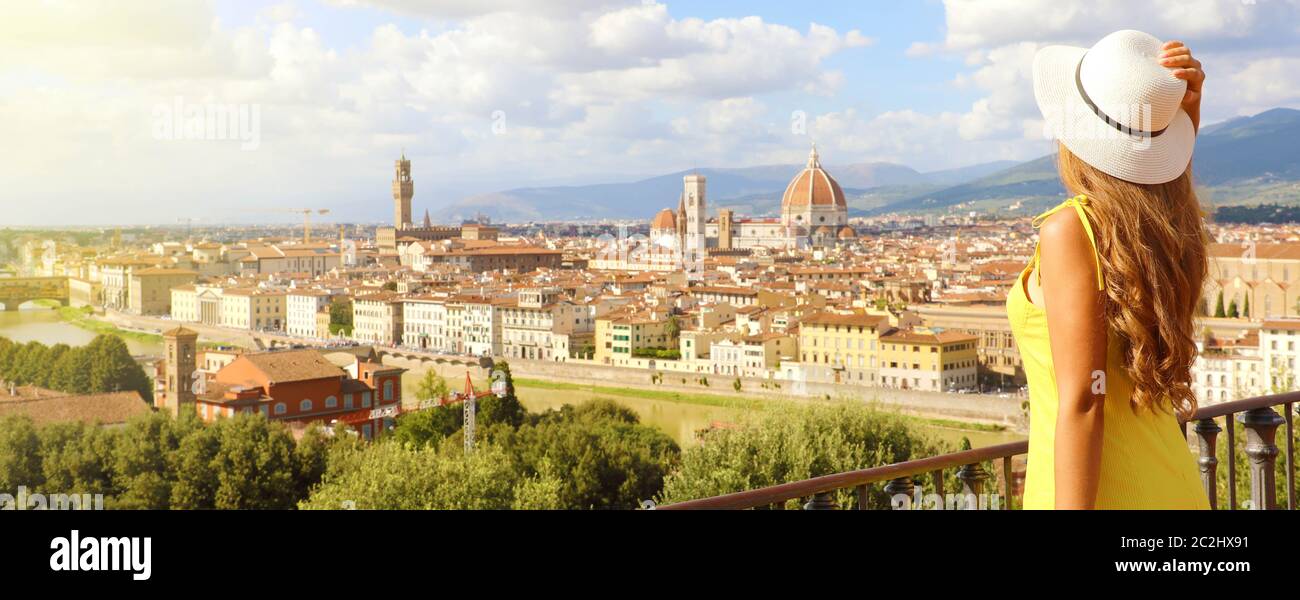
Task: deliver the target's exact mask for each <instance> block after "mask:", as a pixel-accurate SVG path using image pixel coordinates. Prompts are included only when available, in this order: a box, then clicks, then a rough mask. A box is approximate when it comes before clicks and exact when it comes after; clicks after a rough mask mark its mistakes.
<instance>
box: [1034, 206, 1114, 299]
mask: <svg viewBox="0 0 1300 600" xmlns="http://www.w3.org/2000/svg"><path fill="white" fill-rule="evenodd" d="M1087 205H1088V197H1087V196H1084V195H1082V194H1080V195H1078V196H1075V197H1073V198H1070V199H1069V200H1066V201H1065V202H1062V203H1060V204H1058V205H1056V206H1055V207H1054V208H1052V209H1051V210H1049V211H1047V212H1045V213H1043V214H1041V215H1038V216H1037V217H1034V220H1033V226H1034V229H1038V228H1039V227H1042V226H1043V222H1044V221H1046V220H1047V218H1048V217H1050V216H1052V215H1054V214H1056V213H1058V212H1060V211H1061V209H1064V208H1065V207H1067V206H1072V207H1074V212H1076V213H1078V215H1079V220H1080V221H1082V222H1083V230H1084V232H1086V233H1087V234H1088V243H1090V244H1092V260H1093V262H1094V263H1095V264H1096V265H1097V291H1099V292H1103V291H1106V280H1105V279H1103V278H1102V275H1101V257H1100V256H1098V254H1097V238H1096V237H1095V236H1094V235H1093V233H1092V223H1091V222H1090V221H1089V220H1088V213H1087V211H1085V210H1084V208H1083V207H1085V206H1087ZM1038 251H1039V246H1037V245H1036V246H1034V270H1035V272H1036V273H1037V274H1038V282H1039V284H1042V282H1043V271H1042V269H1039V268H1038Z"/></svg>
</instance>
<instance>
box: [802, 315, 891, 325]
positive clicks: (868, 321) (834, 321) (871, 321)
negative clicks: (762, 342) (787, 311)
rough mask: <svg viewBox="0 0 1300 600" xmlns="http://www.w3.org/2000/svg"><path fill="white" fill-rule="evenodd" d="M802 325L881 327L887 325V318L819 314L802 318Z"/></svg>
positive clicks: (879, 316)
mask: <svg viewBox="0 0 1300 600" xmlns="http://www.w3.org/2000/svg"><path fill="white" fill-rule="evenodd" d="M800 324H802V325H848V326H853V327H881V326H887V325H889V317H886V316H883V315H869V314H866V313H853V314H848V315H844V314H839V313H831V312H820V313H816V314H813V315H809V316H807V317H804V318H803V319H802V320H801V321H800Z"/></svg>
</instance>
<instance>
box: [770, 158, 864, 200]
mask: <svg viewBox="0 0 1300 600" xmlns="http://www.w3.org/2000/svg"><path fill="white" fill-rule="evenodd" d="M808 205H812V206H837V207H843V208H845V209H847V208H848V205H847V204H846V203H845V202H844V190H842V189H840V184H839V183H838V182H836V181H835V179H834V178H833V177H831V175H830V173H827V172H826V170H825V169H823V168H822V165H821V160H820V159H819V158H818V156H817V148H816V147H814V148H813V150H812V153H811V154H809V156H808V166H807V167H805V168H804V170H802V171H800V172H799V174H798V175H795V177H794V179H793V180H791V181H790V185H788V186H786V188H785V196H783V197H782V198H781V208H782V209H783V210H784V209H786V208H790V207H799V208H801V207H804V206H808Z"/></svg>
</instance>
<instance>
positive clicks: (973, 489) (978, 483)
mask: <svg viewBox="0 0 1300 600" xmlns="http://www.w3.org/2000/svg"><path fill="white" fill-rule="evenodd" d="M988 479H989V473H988V471H985V470H984V467H983V466H981V465H980V464H979V463H971V464H969V465H963V466H962V467H961V468H960V469H957V480H958V481H960V482H961V502H966V506H965V509H966V510H979V507H980V495H982V494H983V493H984V482H985V481H988ZM958 508H959V509H960V508H961V507H960V506H958Z"/></svg>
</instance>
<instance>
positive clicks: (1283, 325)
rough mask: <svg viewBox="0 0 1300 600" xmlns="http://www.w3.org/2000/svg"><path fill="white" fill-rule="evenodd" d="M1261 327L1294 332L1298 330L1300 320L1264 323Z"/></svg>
mask: <svg viewBox="0 0 1300 600" xmlns="http://www.w3.org/2000/svg"><path fill="white" fill-rule="evenodd" d="M1261 327H1263V328H1264V329H1285V330H1288V331H1296V330H1300V319H1285V320H1272V321H1264V323H1263V325H1261Z"/></svg>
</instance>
